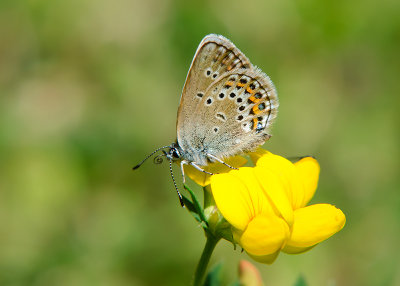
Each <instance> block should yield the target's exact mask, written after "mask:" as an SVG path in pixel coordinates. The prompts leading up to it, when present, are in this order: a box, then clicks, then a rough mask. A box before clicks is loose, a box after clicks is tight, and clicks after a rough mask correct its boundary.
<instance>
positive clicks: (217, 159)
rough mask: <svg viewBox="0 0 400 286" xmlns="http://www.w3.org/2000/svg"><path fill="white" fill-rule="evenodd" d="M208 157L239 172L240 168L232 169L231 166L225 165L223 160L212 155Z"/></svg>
mask: <svg viewBox="0 0 400 286" xmlns="http://www.w3.org/2000/svg"><path fill="white" fill-rule="evenodd" d="M207 157H208V158H210V159H213V160H215V161H217V162H220V163H221V164H224V165H225V166H227V167H229V168H231V169H234V170H239V169H238V168H235V167H232V166H231V165H229V164H227V163H225V162H224V161H222V160H221V159H219V158H217V157H215V156H214V155H212V154H209V153H207Z"/></svg>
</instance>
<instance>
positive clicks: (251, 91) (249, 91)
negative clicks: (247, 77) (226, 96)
mask: <svg viewBox="0 0 400 286" xmlns="http://www.w3.org/2000/svg"><path fill="white" fill-rule="evenodd" d="M246 91H247V92H248V93H253V92H254V90H252V89H251V88H250V86H248V87H247V88H246Z"/></svg>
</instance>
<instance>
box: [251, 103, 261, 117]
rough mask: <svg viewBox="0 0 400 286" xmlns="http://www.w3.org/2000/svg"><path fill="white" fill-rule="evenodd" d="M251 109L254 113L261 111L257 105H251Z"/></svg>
mask: <svg viewBox="0 0 400 286" xmlns="http://www.w3.org/2000/svg"><path fill="white" fill-rule="evenodd" d="M251 110H252V111H253V113H254V114H256V115H257V114H259V113H260V112H261V110H260V109H258V105H255V106H253V108H252V109H251Z"/></svg>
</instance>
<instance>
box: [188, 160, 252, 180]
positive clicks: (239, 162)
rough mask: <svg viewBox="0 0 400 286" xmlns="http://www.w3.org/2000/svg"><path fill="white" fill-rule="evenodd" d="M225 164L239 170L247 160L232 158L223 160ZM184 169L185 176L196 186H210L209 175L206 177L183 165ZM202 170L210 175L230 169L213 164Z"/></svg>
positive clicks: (222, 165)
mask: <svg viewBox="0 0 400 286" xmlns="http://www.w3.org/2000/svg"><path fill="white" fill-rule="evenodd" d="M225 163H227V164H228V165H230V166H233V167H235V168H239V167H241V166H243V165H244V164H246V163H247V160H246V159H245V158H243V157H242V156H234V157H230V158H228V159H227V160H225ZM184 169H185V174H186V175H188V177H189V178H190V179H192V180H193V181H195V182H196V183H197V184H198V185H200V186H202V187H205V186H207V185H209V184H210V178H211V175H208V174H206V173H204V172H200V171H199V170H197V169H196V168H194V167H193V166H190V165H185V166H184ZM204 170H205V171H207V172H210V173H212V174H221V173H226V172H228V171H230V170H232V169H231V168H229V167H227V166H225V165H224V164H222V163H219V162H215V163H210V164H208V165H207V166H205V167H204Z"/></svg>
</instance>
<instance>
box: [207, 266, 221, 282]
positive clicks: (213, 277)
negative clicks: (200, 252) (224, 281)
mask: <svg viewBox="0 0 400 286" xmlns="http://www.w3.org/2000/svg"><path fill="white" fill-rule="evenodd" d="M221 269H222V264H221V263H220V264H217V265H215V266H214V267H213V269H212V270H211V271H210V272H209V273H208V275H207V277H206V281H205V282H204V286H220V285H221Z"/></svg>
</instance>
